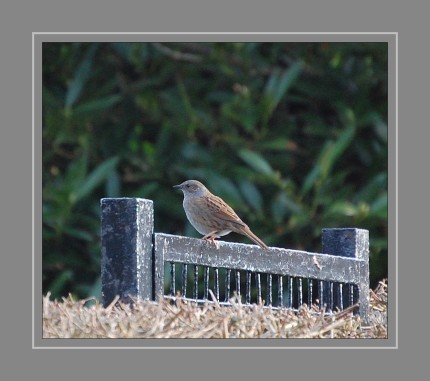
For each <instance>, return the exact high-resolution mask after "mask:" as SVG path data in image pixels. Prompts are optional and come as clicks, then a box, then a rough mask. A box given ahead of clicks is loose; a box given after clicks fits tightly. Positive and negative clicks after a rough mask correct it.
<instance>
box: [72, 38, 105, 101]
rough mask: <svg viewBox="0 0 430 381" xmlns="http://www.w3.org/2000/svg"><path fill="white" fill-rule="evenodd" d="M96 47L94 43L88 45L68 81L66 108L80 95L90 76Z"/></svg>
mask: <svg viewBox="0 0 430 381" xmlns="http://www.w3.org/2000/svg"><path fill="white" fill-rule="evenodd" d="M97 47H98V44H96V43H94V44H92V45H91V46H90V47H89V49H88V51H87V52H86V54H85V56H84V58H83V59H82V61H81V63H80V65H79V66H78V68H77V69H76V71H75V75H74V77H73V80H72V81H71V82H70V85H69V87H68V89H67V93H66V99H65V106H66V108H70V107H72V106H73V105H74V104H75V103H76V101H77V100H78V98H79V96H80V95H81V92H82V89H83V88H84V85H85V83H86V82H87V80H88V78H89V77H90V73H91V66H92V63H93V58H94V55H95V53H96V50H97Z"/></svg>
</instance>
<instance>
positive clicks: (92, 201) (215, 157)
mask: <svg viewBox="0 0 430 381" xmlns="http://www.w3.org/2000/svg"><path fill="white" fill-rule="evenodd" d="M387 86H388V85H387V44H386V43H163V44H161V43H44V44H43V293H44V294H45V293H46V292H47V291H51V293H52V297H53V298H56V297H61V296H66V295H67V294H68V293H72V294H73V295H75V296H77V297H79V298H83V297H87V296H90V295H95V296H96V297H100V198H102V197H142V198H148V199H152V200H154V207H155V225H156V226H155V227H156V231H159V232H165V233H172V234H182V235H188V236H194V237H199V236H200V235H199V234H198V233H197V232H196V231H195V230H194V229H193V228H192V227H191V226H190V225H189V223H188V222H187V221H186V217H185V214H184V212H183V209H182V194H181V193H180V192H175V191H174V190H173V189H172V185H174V184H178V183H180V182H182V181H184V180H186V179H198V180H201V181H202V182H203V183H205V184H206V185H207V186H208V188H209V189H210V190H211V191H212V192H213V193H215V194H217V195H219V196H221V197H222V198H224V199H225V200H226V201H227V202H228V203H229V204H230V205H231V206H232V207H233V208H234V209H235V210H236V211H237V213H238V214H239V215H240V216H241V217H242V218H243V219H244V221H246V222H247V223H248V225H250V227H251V229H252V230H253V231H254V232H255V233H256V234H257V235H258V236H259V237H261V238H262V239H263V240H264V241H265V242H266V243H267V244H268V245H271V246H279V247H285V248H291V249H303V250H309V251H316V252H319V251H320V250H321V242H320V241H321V229H322V228H329V227H359V228H364V229H369V231H370V255H371V263H370V270H371V286H372V287H374V286H375V285H376V283H377V282H378V281H379V280H381V279H382V278H383V277H386V276H387V224H388V222H387V154H388V148H387V98H388V97H387ZM223 239H225V240H230V241H239V242H246V243H250V242H249V241H248V240H247V239H246V238H245V237H242V236H239V235H236V234H230V235H228V236H226V237H224V238H223Z"/></svg>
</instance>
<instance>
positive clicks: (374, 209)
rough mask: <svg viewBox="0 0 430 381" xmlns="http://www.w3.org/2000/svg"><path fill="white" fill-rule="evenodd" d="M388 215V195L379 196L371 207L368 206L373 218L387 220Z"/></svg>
mask: <svg viewBox="0 0 430 381" xmlns="http://www.w3.org/2000/svg"><path fill="white" fill-rule="evenodd" d="M387 213H388V194H387V192H385V193H384V194H382V195H381V196H379V197H378V198H377V199H376V200H375V201H374V202H373V203H372V204H371V205H370V214H371V215H372V216H373V217H379V218H384V219H385V218H387Z"/></svg>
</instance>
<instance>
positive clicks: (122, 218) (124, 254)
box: [100, 198, 154, 306]
mask: <svg viewBox="0 0 430 381" xmlns="http://www.w3.org/2000/svg"><path fill="white" fill-rule="evenodd" d="M100 203H101V244H102V260H101V277H102V303H103V305H104V306H107V305H109V304H110V303H111V302H112V300H113V299H114V298H115V297H116V296H117V295H118V296H119V297H120V300H121V301H122V302H130V301H131V300H132V299H131V298H141V299H153V297H154V295H153V276H152V273H153V268H152V267H153V258H152V253H153V251H152V246H153V243H152V239H153V233H154V208H153V202H152V201H151V200H145V199H140V198H103V199H101V202H100Z"/></svg>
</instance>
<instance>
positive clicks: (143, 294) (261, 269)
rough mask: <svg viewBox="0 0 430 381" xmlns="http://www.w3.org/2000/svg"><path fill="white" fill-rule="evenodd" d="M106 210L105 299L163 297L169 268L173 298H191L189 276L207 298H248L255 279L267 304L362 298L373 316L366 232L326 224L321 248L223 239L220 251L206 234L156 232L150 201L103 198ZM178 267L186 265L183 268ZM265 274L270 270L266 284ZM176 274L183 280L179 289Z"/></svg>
mask: <svg viewBox="0 0 430 381" xmlns="http://www.w3.org/2000/svg"><path fill="white" fill-rule="evenodd" d="M101 208H102V212H101V225H102V228H101V237H102V269H101V270H102V297H103V304H104V305H108V304H109V303H110V302H111V301H112V300H113V299H114V298H115V297H116V296H117V295H119V296H120V298H121V300H123V301H129V300H130V298H136V297H138V298H142V299H151V300H159V299H160V298H162V297H164V296H165V292H166V274H170V293H171V294H172V296H175V291H176V290H177V289H178V290H179V291H180V292H181V293H182V295H184V296H186V294H187V286H188V283H189V282H191V283H192V285H191V287H188V292H189V291H190V288H192V290H191V291H192V298H193V299H195V300H200V299H203V300H204V299H208V298H209V293H208V291H209V289H210V290H211V291H212V292H213V294H214V295H215V296H216V298H217V299H218V300H219V301H220V289H221V288H222V289H223V291H224V292H223V293H224V296H225V301H227V299H228V297H229V296H230V293H231V288H232V289H233V290H234V291H235V292H236V293H238V294H241V295H244V297H245V302H246V303H250V302H251V300H252V297H251V285H252V283H251V282H252V278H254V289H253V293H252V295H254V300H256V301H260V300H261V295H262V288H264V289H265V291H266V293H265V296H266V297H265V302H266V304H269V305H273V304H274V298H272V295H273V294H274V293H275V294H276V295H277V304H278V305H280V306H286V307H293V306H296V307H299V305H300V304H302V303H303V302H307V303H308V304H310V303H314V302H315V301H317V302H318V303H319V304H320V306H321V307H322V306H325V307H326V308H327V309H328V310H332V309H334V308H335V307H337V308H340V309H342V308H346V307H348V306H350V305H352V304H354V303H356V302H358V303H359V308H357V312H358V313H359V314H360V316H361V318H362V319H363V320H364V321H367V319H368V307H369V234H368V231H367V230H363V229H356V228H345V229H323V232H322V252H323V253H310V252H306V251H300V250H290V249H282V248H275V247H272V248H270V250H264V249H262V248H260V247H258V246H256V245H246V244H241V243H231V242H221V241H220V247H219V249H216V248H215V247H214V245H213V244H211V243H210V242H207V241H203V240H201V239H195V238H188V237H181V236H175V235H170V234H163V233H154V221H153V219H154V217H153V216H154V212H153V202H152V201H151V200H145V199H138V198H105V199H102V200H101ZM176 265H180V266H181V269H180V271H179V272H178V271H176ZM168 266H170V268H169V267H168ZM190 266H191V271H190V269H189V267H190ZM200 268H202V269H203V272H200V274H203V279H204V287H203V295H202V297H201V298H200V297H199V288H198V284H199V269H200ZM210 274H212V275H211V276H210ZM221 274H222V275H223V278H224V279H221ZM232 274H233V276H232ZM262 275H264V276H266V282H264V280H262ZM272 277H273V278H275V281H274V282H273V281H272ZM233 278H234V279H233ZM177 279H178V280H179V281H180V282H179V283H181V287H178V288H176V280H177ZM210 279H211V282H210ZM242 283H244V287H243V288H242V292H241V285H242ZM305 285H306V286H305ZM172 286H173V287H172ZM232 286H233V287H232ZM263 286H264V287H263ZM243 291H244V292H243Z"/></svg>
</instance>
